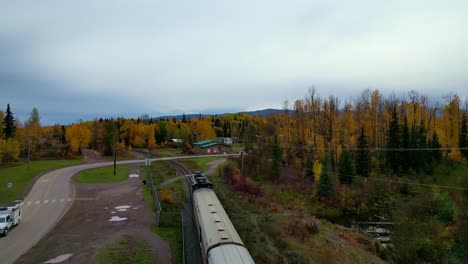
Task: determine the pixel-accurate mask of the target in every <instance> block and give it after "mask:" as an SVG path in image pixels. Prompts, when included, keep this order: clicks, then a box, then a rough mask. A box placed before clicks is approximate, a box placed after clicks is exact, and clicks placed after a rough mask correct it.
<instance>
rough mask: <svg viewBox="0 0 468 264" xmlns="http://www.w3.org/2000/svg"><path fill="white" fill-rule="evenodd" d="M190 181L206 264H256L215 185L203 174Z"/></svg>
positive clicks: (198, 174) (194, 175) (195, 175)
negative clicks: (216, 191) (215, 190)
mask: <svg viewBox="0 0 468 264" xmlns="http://www.w3.org/2000/svg"><path fill="white" fill-rule="evenodd" d="M190 182H191V184H192V200H193V210H194V213H195V218H196V223H197V229H198V234H199V238H200V247H201V250H202V255H203V260H204V263H208V264H224V263H226V264H233V263H236V264H242V263H245V264H247V263H248V264H250V263H255V262H254V261H253V259H252V256H250V253H249V251H248V250H247V249H246V248H245V246H244V243H243V242H242V240H241V238H240V237H239V234H237V231H236V229H235V228H234V226H233V224H232V223H231V220H229V217H228V215H227V214H226V211H225V210H224V208H223V206H222V205H221V202H220V201H219V199H218V197H217V196H216V193H215V192H214V191H213V189H212V188H213V184H212V183H211V182H209V181H208V179H207V178H206V177H205V176H204V175H203V174H202V173H200V172H196V173H193V174H192V175H191V177H190Z"/></svg>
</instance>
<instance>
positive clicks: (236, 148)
mask: <svg viewBox="0 0 468 264" xmlns="http://www.w3.org/2000/svg"><path fill="white" fill-rule="evenodd" d="M231 149H232V151H234V152H239V151H242V150H244V145H243V144H232V145H231Z"/></svg>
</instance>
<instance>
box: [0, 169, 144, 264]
mask: <svg viewBox="0 0 468 264" xmlns="http://www.w3.org/2000/svg"><path fill="white" fill-rule="evenodd" d="M141 162H142V161H141V160H133V161H122V162H119V164H131V163H141ZM112 164H113V163H112V162H106V163H95V164H86V165H79V166H73V167H68V168H63V169H58V170H55V171H51V172H49V173H46V174H44V175H43V176H42V177H41V178H39V179H38V180H37V182H36V183H35V184H34V186H33V187H32V189H31V191H30V192H29V194H28V195H27V196H26V197H25V199H24V207H23V216H22V217H23V218H22V220H21V224H20V225H18V226H17V227H15V228H13V229H12V230H11V232H10V233H9V234H8V236H7V237H2V238H0V256H1V262H2V263H13V261H15V260H16V259H17V258H18V257H19V256H21V254H23V253H25V252H26V251H27V250H28V249H30V248H31V247H32V246H33V245H34V244H36V243H37V242H38V241H39V240H40V239H41V238H42V237H43V236H44V235H45V234H47V232H48V231H49V230H50V229H51V228H52V227H53V226H54V225H55V224H56V223H57V222H58V221H59V220H60V218H62V216H63V215H64V214H65V212H66V211H67V210H68V208H69V207H70V206H71V205H72V204H73V202H74V201H92V200H95V199H96V197H92V196H86V197H84V196H76V195H75V193H74V189H73V187H72V185H71V184H70V178H71V177H72V176H73V175H74V174H76V173H78V172H80V171H82V170H86V169H90V168H95V167H101V166H106V165H112Z"/></svg>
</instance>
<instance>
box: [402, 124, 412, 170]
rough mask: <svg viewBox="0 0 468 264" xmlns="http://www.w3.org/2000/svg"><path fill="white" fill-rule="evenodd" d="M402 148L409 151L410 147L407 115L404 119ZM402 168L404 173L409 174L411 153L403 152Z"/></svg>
mask: <svg viewBox="0 0 468 264" xmlns="http://www.w3.org/2000/svg"><path fill="white" fill-rule="evenodd" d="M401 147H402V148H403V149H408V148H409V147H410V135H409V128H408V120H407V118H406V115H405V117H404V119H403V129H402V131H401ZM401 167H402V169H403V172H405V173H406V172H408V170H409V168H410V167H411V152H408V151H403V153H402V161H401Z"/></svg>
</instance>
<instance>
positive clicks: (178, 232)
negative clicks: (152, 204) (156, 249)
mask: <svg viewBox="0 0 468 264" xmlns="http://www.w3.org/2000/svg"><path fill="white" fill-rule="evenodd" d="M151 231H153V232H154V233H155V234H157V235H158V236H159V237H161V238H162V239H163V240H164V241H166V242H167V243H168V244H169V247H170V248H171V257H172V263H182V257H183V252H182V250H183V249H182V226H181V216H180V213H179V212H178V211H174V210H163V211H162V212H161V219H160V224H159V226H158V227H155V226H153V227H152V228H151Z"/></svg>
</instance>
